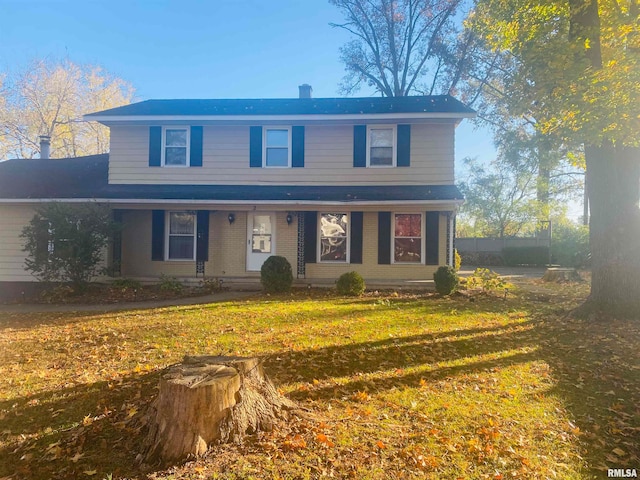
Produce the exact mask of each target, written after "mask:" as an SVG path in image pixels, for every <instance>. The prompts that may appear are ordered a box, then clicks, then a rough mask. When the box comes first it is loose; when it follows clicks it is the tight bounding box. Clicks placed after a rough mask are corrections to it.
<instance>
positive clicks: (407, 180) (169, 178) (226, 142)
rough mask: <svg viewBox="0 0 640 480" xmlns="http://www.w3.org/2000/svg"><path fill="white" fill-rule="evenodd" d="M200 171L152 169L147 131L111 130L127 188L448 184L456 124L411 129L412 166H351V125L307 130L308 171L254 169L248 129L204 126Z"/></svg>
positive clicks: (114, 159)
mask: <svg viewBox="0 0 640 480" xmlns="http://www.w3.org/2000/svg"><path fill="white" fill-rule="evenodd" d="M203 135H204V137H203V166H202V167H149V166H148V164H149V158H148V152H149V127H145V126H117V127H111V151H110V156H109V182H110V183H129V184H183V185H185V184H199V185H202V184H204V185H206V184H219V185H221V184H235V185H238V184H249V185H253V184H256V185H259V184H279V185H283V184H295V185H335V184H343V185H380V184H400V185H426V184H429V185H450V184H452V183H453V180H454V178H453V168H454V165H453V159H454V125H453V124H451V123H430V124H414V125H412V126H411V166H410V167H395V168H354V167H353V126H352V125H335V126H317V125H310V126H307V127H305V166H304V168H250V167H249V127H248V126H205V127H204V132H203Z"/></svg>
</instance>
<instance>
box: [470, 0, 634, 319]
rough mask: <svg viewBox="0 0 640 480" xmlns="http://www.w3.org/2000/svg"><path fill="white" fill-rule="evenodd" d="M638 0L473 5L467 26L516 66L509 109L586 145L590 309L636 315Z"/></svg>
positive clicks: (488, 0)
mask: <svg viewBox="0 0 640 480" xmlns="http://www.w3.org/2000/svg"><path fill="white" fill-rule="evenodd" d="M638 19H639V8H638V3H637V1H635V0H602V1H601V2H600V3H599V2H598V1H597V0H570V1H569V2H564V1H552V0H536V1H531V2H519V1H517V0H478V1H477V8H476V10H475V12H474V15H473V18H472V19H471V22H472V23H473V25H474V29H475V31H476V32H478V33H479V34H480V35H482V36H483V38H485V39H486V41H487V42H488V43H489V44H490V45H491V46H492V47H493V48H494V49H495V50H497V51H503V52H508V54H509V55H511V56H512V57H513V58H514V59H515V62H516V66H517V68H516V70H515V75H514V76H513V77H512V79H511V81H510V83H509V85H508V86H509V89H508V96H507V98H508V108H509V109H510V111H511V112H512V113H513V114H518V113H524V112H532V113H533V115H534V116H535V118H536V120H537V123H536V129H537V130H539V131H540V132H541V133H542V134H552V135H555V136H557V137H558V138H561V139H563V141H564V142H566V144H568V145H583V146H584V147H583V148H584V158H585V164H586V174H587V185H588V187H589V188H588V194H589V203H590V206H591V219H590V220H591V221H590V244H591V254H592V283H591V294H590V297H589V302H588V306H591V307H595V308H596V309H597V310H599V311H602V312H607V313H609V314H613V315H636V316H637V312H639V311H640V247H639V244H638V242H637V241H635V239H637V238H639V236H640V211H639V209H638V200H639V198H640V154H639V153H640V152H639V149H638V147H639V141H640V122H639V118H638V111H637V107H638V105H639V104H640V65H639V60H640V31H639V30H640V22H638Z"/></svg>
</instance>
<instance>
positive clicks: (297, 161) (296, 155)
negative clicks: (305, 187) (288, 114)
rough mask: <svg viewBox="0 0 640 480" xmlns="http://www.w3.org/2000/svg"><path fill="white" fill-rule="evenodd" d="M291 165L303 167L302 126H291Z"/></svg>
mask: <svg viewBox="0 0 640 480" xmlns="http://www.w3.org/2000/svg"><path fill="white" fill-rule="evenodd" d="M291 166H292V167H304V127H292V128H291Z"/></svg>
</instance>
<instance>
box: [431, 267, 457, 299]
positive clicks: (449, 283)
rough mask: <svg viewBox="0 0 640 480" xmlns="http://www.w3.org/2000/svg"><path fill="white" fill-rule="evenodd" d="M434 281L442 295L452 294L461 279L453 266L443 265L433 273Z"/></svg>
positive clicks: (437, 290)
mask: <svg viewBox="0 0 640 480" xmlns="http://www.w3.org/2000/svg"><path fill="white" fill-rule="evenodd" d="M433 281H434V282H435V283H436V292H438V293H439V294H440V295H450V294H452V293H453V292H454V291H455V289H456V287H457V286H458V282H459V279H458V274H457V273H456V271H455V269H454V268H453V267H448V266H447V267H445V266H442V267H440V268H438V270H436V273H434V274H433Z"/></svg>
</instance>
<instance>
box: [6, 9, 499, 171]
mask: <svg viewBox="0 0 640 480" xmlns="http://www.w3.org/2000/svg"><path fill="white" fill-rule="evenodd" d="M340 21H341V16H340V13H339V12H338V10H337V9H336V8H335V7H333V6H332V5H330V4H329V3H328V1H326V0H277V1H270V0H208V1H206V0H138V1H134V0H129V1H123V0H75V1H71V0H0V69H3V70H5V69H9V70H13V69H19V68H20V67H23V66H24V65H25V64H26V63H28V62H29V61H30V60H32V59H34V58H42V57H51V58H54V59H55V58H62V57H65V56H68V57H69V59H70V60H72V61H74V62H77V63H90V64H96V65H101V66H102V67H104V68H105V70H107V71H108V72H110V73H112V74H114V75H116V76H119V77H121V78H123V79H125V80H127V81H128V82H130V83H131V84H132V85H133V86H134V87H135V89H136V97H137V100H145V99H149V98H269V97H271V98H276V97H295V96H297V95H298V88H297V87H298V85H300V84H302V83H309V84H311V85H312V86H313V94H314V96H315V97H334V96H338V84H339V83H340V80H341V79H342V76H343V74H344V69H343V66H342V64H341V63H340V60H339V48H340V46H341V45H342V44H344V43H345V42H346V41H347V40H348V39H349V37H348V34H347V33H346V32H344V31H342V30H340V29H336V28H332V27H331V26H329V23H330V22H340ZM371 94H372V92H371V91H367V90H362V91H360V92H359V93H358V95H361V96H368V95H371ZM494 154H495V153H494V150H493V145H492V141H491V136H490V134H489V133H488V132H486V131H479V132H478V131H474V129H473V127H472V125H471V124H470V123H469V122H468V121H465V122H463V124H462V125H461V126H460V127H459V128H458V132H457V141H456V158H457V160H458V164H459V160H461V159H462V158H463V157H465V156H478V157H480V158H481V159H482V160H491V159H492V158H493V155H494Z"/></svg>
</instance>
